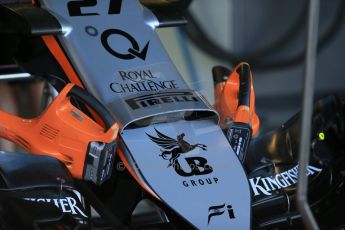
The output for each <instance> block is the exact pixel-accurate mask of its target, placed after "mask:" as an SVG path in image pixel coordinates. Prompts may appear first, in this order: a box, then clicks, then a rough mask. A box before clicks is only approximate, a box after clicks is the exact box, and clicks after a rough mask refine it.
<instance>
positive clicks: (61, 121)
mask: <svg viewBox="0 0 345 230" xmlns="http://www.w3.org/2000/svg"><path fill="white" fill-rule="evenodd" d="M73 86H74V85H73V84H68V85H67V86H66V87H65V88H64V89H63V90H62V91H61V93H60V94H59V95H58V96H57V97H56V98H55V100H54V101H53V102H52V103H51V105H50V106H49V107H48V108H47V109H46V110H45V111H44V112H43V113H42V114H41V115H40V116H39V117H37V118H34V119H23V118H20V117H17V116H14V115H12V114H9V113H6V112H4V111H1V110H0V120H1V125H0V136H1V137H3V138H5V139H8V140H10V141H13V142H15V143H16V144H18V145H20V146H21V147H22V148H24V149H25V150H27V151H28V152H30V153H33V154H39V155H47V156H51V157H55V158H57V159H59V160H60V161H62V162H63V163H64V164H65V165H66V166H67V168H68V169H69V170H70V172H71V174H72V175H73V176H74V177H76V178H79V179H81V178H82V176H83V170H84V163H85V157H86V153H87V147H88V144H89V143H90V142H92V141H99V142H104V143H110V142H112V141H114V140H115V139H116V138H117V134H118V125H117V124H114V125H113V126H112V127H111V128H110V129H109V130H107V131H106V132H105V131H104V128H103V127H102V126H100V125H99V124H97V123H96V122H95V121H93V120H92V119H91V118H89V117H88V116H87V115H85V114H84V113H83V112H82V111H80V110H79V109H77V108H76V107H74V106H73V105H72V104H71V102H70V98H69V97H68V96H67V94H68V92H69V91H70V89H71V88H72V87H73Z"/></svg>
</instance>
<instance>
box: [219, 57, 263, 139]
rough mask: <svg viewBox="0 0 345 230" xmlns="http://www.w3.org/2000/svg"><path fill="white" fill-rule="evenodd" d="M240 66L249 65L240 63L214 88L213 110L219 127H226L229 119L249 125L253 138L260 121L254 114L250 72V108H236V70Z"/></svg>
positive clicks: (237, 80) (237, 84)
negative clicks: (217, 116) (217, 114)
mask: <svg viewBox="0 0 345 230" xmlns="http://www.w3.org/2000/svg"><path fill="white" fill-rule="evenodd" d="M241 65H249V64H248V63H245V62H242V63H240V64H238V65H237V66H236V67H235V69H234V70H233V71H232V72H231V74H230V76H229V77H228V79H227V80H226V81H224V82H221V83H219V84H218V85H217V86H216V87H215V91H214V93H215V104H214V108H215V110H216V111H217V112H218V113H219V115H220V126H221V127H224V126H225V125H226V120H227V119H229V118H231V119H232V120H233V121H234V122H242V123H246V124H250V125H251V127H252V130H253V136H255V135H256V134H257V133H258V131H259V126H260V120H259V117H258V116H257V114H256V113H255V94H254V87H253V81H252V73H251V72H250V81H251V91H250V106H249V107H248V106H242V105H241V106H238V93H239V85H240V82H239V81H240V80H239V74H238V73H237V69H238V68H239V67H240V66H241Z"/></svg>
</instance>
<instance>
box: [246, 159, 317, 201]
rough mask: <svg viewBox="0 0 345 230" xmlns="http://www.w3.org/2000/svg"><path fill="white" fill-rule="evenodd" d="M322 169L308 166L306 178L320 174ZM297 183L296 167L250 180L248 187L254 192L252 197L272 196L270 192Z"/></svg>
mask: <svg viewBox="0 0 345 230" xmlns="http://www.w3.org/2000/svg"><path fill="white" fill-rule="evenodd" d="M321 171H322V169H320V168H317V167H314V166H311V165H309V166H308V168H307V176H311V175H314V174H315V173H319V172H321ZM297 181H298V165H296V166H295V167H293V168H292V169H289V170H287V171H285V172H282V173H279V174H275V175H274V176H268V177H261V176H258V177H255V178H250V179H249V182H250V186H251V188H252V191H253V192H254V196H259V195H266V196H270V195H272V191H275V190H277V189H281V188H287V187H290V186H292V185H295V184H297Z"/></svg>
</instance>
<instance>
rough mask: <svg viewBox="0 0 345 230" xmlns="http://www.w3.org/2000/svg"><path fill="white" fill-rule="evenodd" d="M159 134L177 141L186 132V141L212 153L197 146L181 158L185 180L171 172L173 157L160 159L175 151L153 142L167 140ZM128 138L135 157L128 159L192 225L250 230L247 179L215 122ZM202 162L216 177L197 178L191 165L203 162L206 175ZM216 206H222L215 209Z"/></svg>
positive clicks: (128, 133) (151, 129) (181, 124)
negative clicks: (158, 139)
mask: <svg viewBox="0 0 345 230" xmlns="http://www.w3.org/2000/svg"><path fill="white" fill-rule="evenodd" d="M156 130H157V131H159V132H160V133H161V134H164V135H165V136H167V137H171V138H172V139H177V136H179V135H181V134H182V133H184V134H185V136H184V138H183V139H184V141H186V142H188V143H189V144H191V145H193V144H202V145H205V146H207V147H206V150H203V149H202V148H200V147H196V148H194V149H193V150H191V151H188V152H186V153H183V154H181V155H180V156H179V157H178V158H177V159H178V162H179V165H180V168H181V169H182V170H183V171H184V172H185V173H186V175H187V174H189V175H187V176H181V175H179V174H178V173H177V172H176V171H175V169H174V167H173V166H170V167H168V165H169V157H168V155H169V154H168V155H167V156H166V157H165V158H167V159H164V158H163V157H161V156H160V154H162V153H163V152H164V151H168V149H173V148H174V147H171V146H166V147H167V148H163V147H162V146H160V145H158V144H157V143H155V142H154V141H152V140H151V138H150V137H149V136H148V135H151V136H152V137H158V138H160V139H161V141H162V139H164V137H162V136H161V137H159V134H157V131H156ZM147 134H148V135H147ZM122 138H123V141H124V144H125V145H126V146H127V148H128V150H129V152H130V154H128V155H127V158H128V159H129V160H130V161H131V162H134V163H135V164H136V165H137V167H138V169H139V170H138V172H139V174H140V177H141V178H143V180H144V181H145V182H146V185H147V186H149V187H150V188H151V189H152V191H154V192H155V193H156V194H157V195H158V196H159V197H160V199H161V200H162V201H163V202H165V203H166V204H167V205H168V206H170V207H171V208H172V209H174V210H175V211H176V212H177V213H179V214H180V215H182V216H183V217H184V218H185V219H187V220H188V221H189V222H190V223H191V224H193V225H194V226H196V227H197V228H199V229H205V228H210V229H250V215H251V213H250V191H249V184H248V180H247V177H246V175H245V173H244V171H243V169H242V166H241V164H240V162H239V160H238V159H237V157H236V155H235V153H234V152H233V150H232V149H231V147H230V145H229V143H228V141H227V140H226V138H225V137H224V135H223V133H222V131H221V130H220V128H219V127H218V126H217V125H215V124H214V123H213V122H212V121H207V120H204V121H188V122H187V121H177V122H174V123H169V124H156V125H154V126H148V127H145V128H140V129H134V130H124V131H123V134H122ZM165 139H166V138H165ZM163 142H164V141H163ZM168 147H170V148H168ZM175 147H176V146H175ZM168 152H169V151H168ZM169 156H171V155H169ZM200 158H203V159H204V160H206V161H207V165H209V166H211V168H212V169H213V171H212V172H210V173H207V174H203V175H194V174H193V173H192V172H193V170H192V169H191V168H190V166H189V165H188V162H191V159H194V160H196V159H199V161H198V160H196V161H195V162H197V163H196V164H195V165H196V168H197V170H199V172H201V174H202V172H203V171H204V169H205V168H203V167H200V165H202V164H201V163H202V161H203V160H201V159H200ZM200 162H201V163H200ZM175 167H176V165H175ZM192 174H193V175H192ZM224 204H225V205H224ZM223 205H224V207H222V206H223ZM214 206H221V207H220V208H218V209H211V210H209V208H210V207H214ZM229 206H232V209H233V214H234V217H235V218H230V217H229V213H228V212H229V210H228V207H229ZM217 211H218V212H223V211H224V213H223V214H220V215H212V216H211V218H210V222H209V223H208V217H209V215H211V214H212V213H215V212H217Z"/></svg>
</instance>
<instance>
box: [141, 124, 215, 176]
mask: <svg viewBox="0 0 345 230" xmlns="http://www.w3.org/2000/svg"><path fill="white" fill-rule="evenodd" d="M155 131H156V134H157V137H155V136H152V135H150V134H148V133H146V135H147V136H148V137H149V138H150V139H151V140H152V141H153V142H155V143H156V144H158V145H159V146H161V147H162V148H163V150H161V152H162V153H161V154H160V155H159V156H160V157H162V158H163V159H164V160H169V164H168V168H169V167H171V166H173V168H174V169H175V171H176V173H177V174H179V175H180V176H184V177H188V176H195V175H205V174H209V173H211V172H212V171H213V169H212V167H211V166H209V165H208V164H207V160H206V159H205V158H203V157H185V158H184V159H185V160H186V162H187V164H188V165H189V167H190V170H184V169H183V168H182V167H181V165H180V163H179V157H180V156H181V155H182V154H186V153H188V152H190V151H192V150H194V149H195V148H200V149H202V150H203V151H206V150H207V146H206V145H204V144H190V143H188V142H187V141H186V140H184V137H185V134H184V133H181V134H179V135H178V136H177V137H176V139H174V138H171V137H169V136H167V135H165V134H163V133H161V132H160V131H158V130H157V129H155Z"/></svg>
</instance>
